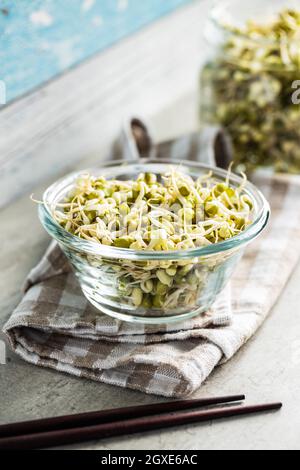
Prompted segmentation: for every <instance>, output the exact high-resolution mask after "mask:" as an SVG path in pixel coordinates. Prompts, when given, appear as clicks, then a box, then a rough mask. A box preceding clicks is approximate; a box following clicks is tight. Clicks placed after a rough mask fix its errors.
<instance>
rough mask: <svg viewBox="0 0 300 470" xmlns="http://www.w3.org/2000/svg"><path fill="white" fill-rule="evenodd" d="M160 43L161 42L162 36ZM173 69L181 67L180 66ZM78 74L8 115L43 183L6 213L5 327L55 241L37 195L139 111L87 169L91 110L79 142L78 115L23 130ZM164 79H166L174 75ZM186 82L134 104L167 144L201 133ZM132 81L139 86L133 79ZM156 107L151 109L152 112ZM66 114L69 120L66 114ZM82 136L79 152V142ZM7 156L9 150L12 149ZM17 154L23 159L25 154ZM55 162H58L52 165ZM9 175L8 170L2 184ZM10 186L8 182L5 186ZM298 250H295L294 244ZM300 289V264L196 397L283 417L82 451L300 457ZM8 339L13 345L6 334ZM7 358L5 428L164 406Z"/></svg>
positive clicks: (157, 87)
mask: <svg viewBox="0 0 300 470" xmlns="http://www.w3.org/2000/svg"><path fill="white" fill-rule="evenodd" d="M205 4H206V2H204V1H203V2H199V6H198V4H197V2H195V3H192V5H191V6H190V7H188V8H186V9H183V10H181V11H180V12H179V13H177V14H175V15H173V16H172V17H170V18H168V19H166V20H163V22H162V23H161V25H160V24H156V25H155V26H153V28H155V29H154V30H153V31H155V33H157V34H159V33H160V29H161V31H162V32H164V31H165V30H166V26H167V23H168V22H170V24H171V26H172V25H173V26H172V27H173V29H174V31H175V32H176V28H177V24H181V23H182V22H183V23H184V25H185V24H186V25H188V24H189V21H190V17H194V16H195V14H197V15H199V16H200V13H201V10H200V9H201V8H204V5H205ZM179 15H180V16H179ZM185 22H186V23H185ZM197 29H198V26H197V27H196V23H195V26H194V29H193V35H194V36H193V37H192V38H191V42H193V41H194V39H195V36H196V34H197ZM175 32H174V34H175ZM150 33H151V30H147V31H145V32H141V33H140V34H141V38H143V37H144V36H145V35H150V36H151V34H150ZM153 37H156V35H154V36H153ZM145 40H146V39H145ZM127 46H128V47H129V46H130V43H129V44H127V43H124V45H121V46H120V48H121V47H127ZM120 53H121V50H120ZM113 54H115V55H117V54H118V51H117V50H116V49H115V50H114V51H113ZM122 54H123V53H122ZM141 54H142V51H141ZM182 55H184V52H182ZM196 56H197V51H196V50H194V56H193V57H192V56H191V58H192V60H191V66H192V63H194V58H195V60H197V59H196ZM95 60H96V61H98V60H99V64H98V65H97V67H99V68H101V63H102V62H101V61H102V60H104V58H103V57H101V56H100V57H99V59H97V58H96V59H95ZM158 60H159V57H158ZM170 60H171V59H170ZM172 64H175V62H174V61H173V59H172ZM176 64H177V65H176V67H178V68H179V66H180V61H178V63H177V62H176ZM92 65H93V64H92ZM90 66H91V64H87V65H84V66H83V67H90ZM174 67H175V65H174ZM196 68H197V64H196V66H195V70H192V69H191V68H190V69H187V70H190V72H189V73H190V74H191V75H192V74H195V73H196ZM78 70H79V71H78V72H76V71H72V72H71V74H70V75H67V76H65V77H62V78H61V79H59V80H58V81H56V82H55V83H53V84H50V85H49V86H48V87H46V88H45V89H43V90H39V91H37V94H34V95H33V96H32V97H28V98H26V99H25V100H24V102H19V103H16V105H15V109H14V107H11V108H10V109H8V110H7V111H6V113H7V114H9V116H10V119H11V120H12V122H13V125H14V126H18V125H19V126H20V127H19V128H18V140H16V145H17V144H18V145H19V146H22V142H23V140H22V139H25V138H26V139H27V138H28V139H29V135H28V133H29V132H32V134H31V135H30V139H32V140H30V142H29V141H28V142H27V144H26V145H28V155H26V156H24V160H22V161H24V172H27V176H26V175H25V176H26V184H27V182H28V181H29V180H30V178H31V179H32V181H35V182H34V184H30V185H29V184H28V187H27V190H26V194H24V195H23V196H21V197H19V198H15V201H14V202H11V203H10V204H9V205H6V206H5V207H4V208H2V209H0V227H1V230H0V247H1V248H0V327H2V326H3V324H4V322H5V321H6V319H7V318H8V317H9V315H10V314H11V312H12V310H13V308H14V307H15V306H16V305H17V303H18V302H19V300H20V298H21V292H20V288H21V285H22V283H23V281H24V278H25V276H26V274H27V273H28V271H29V270H30V269H31V268H32V267H33V266H34V265H35V264H36V263H37V261H38V260H39V259H40V257H41V255H42V253H43V252H44V250H45V248H46V247H47V245H48V243H49V238H48V236H47V234H46V233H45V232H44V230H43V229H42V227H41V225H40V223H39V221H38V218H37V207H36V205H35V204H33V203H32V202H31V201H30V200H29V193H30V192H33V191H34V193H35V195H36V197H37V198H38V197H40V195H41V192H42V190H43V188H45V187H46V185H47V184H48V183H50V182H52V181H53V179H54V178H56V177H57V176H59V174H62V172H64V171H67V170H68V169H69V168H75V166H76V167H86V166H88V165H89V164H91V163H95V161H97V160H96V158H100V157H99V155H100V154H102V155H104V154H105V153H106V152H107V149H108V148H109V145H110V143H111V139H112V136H113V135H116V133H117V132H118V129H119V127H120V121H119V120H118V119H116V120H115V118H114V116H117V113H119V112H120V110H122V112H123V113H125V114H126V113H131V112H132V109H131V108H132V106H133V104H132V96H131V95H128V96H127V95H126V100H127V101H126V102H125V101H124V100H125V98H124V97H120V99H119V101H118V106H117V105H116V108H115V111H114V112H113V114H109V115H107V120H108V123H109V131H108V127H107V128H105V129H104V132H103V133H101V135H100V134H99V139H98V140H97V142H95V148H94V147H93V148H89V149H88V152H87V153H90V157H87V156H86V155H85V154H84V152H83V154H82V155H83V156H84V159H83V161H79V160H80V159H79V154H81V148H80V149H78V155H77V154H76V158H74V161H72V160H71V157H72V153H73V151H75V150H76V148H75V147H76V145H77V143H76V142H78V141H79V140H80V142H81V144H80V145H81V146H82V147H84V146H85V144H87V143H88V141H89V140H90V137H91V136H90V134H89V133H88V132H85V130H86V128H89V126H90V125H91V122H90V120H89V112H90V108H89V107H87V109H86V110H85V111H84V112H85V113H86V115H85V119H83V118H82V115H81V114H80V121H79V122H78V126H79V127H78V128H79V129H80V133H79V134H78V128H77V124H76V125H75V124H74V122H75V121H74V120H75V119H76V113H75V112H74V116H72V119H71V118H70V119H69V120H66V119H64V121H63V127H59V126H58V124H57V125H55V129H54V130H53V129H52V128H51V129H50V127H49V128H47V129H46V127H45V128H43V129H41V131H40V132H37V131H36V127H35V126H32V129H29V128H28V127H27V128H26V132H25V130H24V129H23V127H22V126H23V124H22V122H21V120H20V119H18V118H19V117H20V116H23V115H24V116H26V120H25V121H26V122H27V123H28V122H29V123H30V122H31V121H30V119H31V113H36V110H37V109H36V106H37V105H38V104H39V103H42V101H41V100H43V99H46V98H47V99H49V100H50V101H51V102H54V100H55V97H56V96H57V93H58V88H59V87H61V91H60V93H61V95H60V96H62V95H63V94H64V93H66V95H67V90H68V87H67V86H66V85H63V81H64V80H69V79H70V80H71V78H72V80H75V81H76V76H73V75H72V74H74V73H84V68H80V67H79V69H78ZM174 70H175V69H174ZM161 73H164V74H165V73H166V70H163V71H162V72H161ZM180 77H181V79H180V87H179V86H178V87H176V82H175V80H177V79H176V73H175V74H174V73H172V76H171V75H170V79H169V80H174V81H173V82H172V93H171V94H170V95H169V96H168V99H167V98H166V99H162V96H164V97H167V94H166V93H167V90H168V88H169V87H168V85H169V82H168V81H167V82H162V81H161V79H160V76H157V81H154V80H152V87H151V90H150V92H151V93H152V95H151V96H150V98H151V99H150V98H149V101H148V102H144V101H143V100H139V104H138V103H137V102H134V106H139V107H140V108H139V109H140V111H141V112H142V113H144V114H145V115H146V117H149V118H150V119H151V122H152V124H153V132H154V134H155V136H156V138H157V139H160V140H161V139H164V138H169V137H170V136H172V135H177V134H180V133H184V132H186V131H189V130H194V129H195V127H196V94H195V92H194V91H193V90H192V83H193V79H192V78H191V77H190V79H189V80H186V77H185V76H184V75H180ZM127 80H128V82H130V80H131V79H130V77H128V78H127ZM162 83H163V85H162ZM178 83H179V82H178ZM185 85H186V87H185ZM139 89H140V88H139ZM64 90H65V91H64ZM176 90H177V91H176ZM63 91H64V93H63ZM156 92H159V93H156ZM177 92H178V93H177ZM155 96H157V102H155V101H153V100H154V98H155ZM51 97H52V98H53V99H52V98H51ZM114 97H115V95H114ZM95 99H96V98H95ZM116 99H117V98H116ZM82 100H83V97H82ZM136 100H137V98H136ZM150 102H151V106H150V105H149V106H148V104H149V103H150ZM135 109H136V108H135ZM43 110H44V111H43V112H45V113H47V112H48V111H47V107H43ZM65 111H66V112H67V107H65ZM100 111H101V107H99V116H100V114H101V113H100ZM20 112H21V114H20ZM82 112H83V111H82ZM22 113H23V114H22ZM72 113H73V111H72ZM56 114H57V116H59V113H56ZM34 115H35V114H34ZM1 116H2V117H3V123H4V124H5V123H7V121H6V120H5V115H4V114H1V113H0V117H1ZM35 118H36V126H38V125H39V123H38V115H35ZM96 118H97V119H98V115H97V116H95V119H96ZM78 120H79V116H78ZM114 121H116V122H114ZM3 123H2V124H3ZM48 123H49V126H52V125H53V123H52V121H51V119H50V116H49V119H46V118H45V120H44V124H45V126H46V125H48ZM107 125H108V124H107ZM60 126H62V124H60ZM83 126H86V127H84V132H81V130H82V127H83ZM0 128H1V119H0ZM95 133H96V130H95ZM75 134H76V139H77V140H76V141H75V144H76V145H75V144H73V143H72V142H73V140H72V139H73V137H75ZM97 135H98V134H97ZM2 140H3V141H4V143H5V145H6V144H7V142H6V141H5V134H3V133H2ZM95 141H96V139H95ZM12 142H13V141H12ZM24 142H25V140H24ZM93 142H94V141H93ZM35 143H36V145H35ZM29 144H30V145H29ZM24 145H25V143H24ZM74 145H75V146H74ZM6 147H7V158H14V155H12V154H11V153H10V145H7V146H6ZM3 149H4V150H5V148H4V147H3ZM3 149H2V150H3ZM62 149H63V153H62V159H64V158H65V159H67V160H68V165H64V166H63V165H62V164H60V163H59V162H58V160H59V158H58V156H59V155H60V152H61V151H62ZM16 153H17V154H18V152H17V151H16ZM52 155H53V158H54V160H53V161H52V160H51V156H52ZM4 157H5V155H4V154H3V152H2V154H1V158H4ZM39 158H40V159H41V158H42V159H43V168H42V167H41V165H40V166H39V167H38V168H37V165H39V163H38V162H39ZM30 162H31V163H30ZM54 163H55V165H56V166H57V169H56V166H55V165H54ZM51 164H52V167H51V168H50V169H49V172H47V174H48V177H45V168H44V167H46V168H47V166H49V167H50V166H51ZM1 168H2V167H1V165H0V177H1ZM3 168H4V167H3ZM35 169H37V172H35ZM12 171H14V166H13V165H11V166H10V167H9V172H8V173H9V175H10V180H7V181H10V182H9V184H12V183H11V181H13V178H11V175H13V173H12ZM8 173H7V174H8ZM28 174H29V176H30V178H29V177H28ZM3 175H4V173H2V179H3V178H4V176H3ZM41 175H43V177H41ZM2 179H1V182H3V181H2ZM47 180H48V181H47ZM19 181H22V180H19ZM24 181H25V179H24ZM39 182H42V183H39ZM29 186H30V187H32V188H34V186H35V188H34V189H33V191H31V189H30V188H29ZM12 190H14V188H12ZM12 192H13V191H12ZM18 192H19V190H16V193H18ZM290 249H292V244H291V248H290ZM299 284H300V266H299V267H298V268H297V269H296V270H295V272H294V273H293V275H292V276H291V279H290V280H289V282H288V284H287V286H286V288H285V289H284V292H283V293H282V295H281V297H280V299H279V301H278V302H277V304H276V305H275V307H274V309H273V311H272V312H271V314H270V316H269V318H268V319H267V320H266V322H265V323H264V325H263V326H262V327H261V329H260V330H259V331H258V332H257V334H256V335H255V337H254V338H253V339H252V340H250V341H249V342H248V343H247V344H246V345H245V346H244V347H243V348H242V349H241V350H240V351H239V352H238V354H236V355H235V357H234V358H233V359H232V360H231V361H230V362H228V363H227V364H225V365H222V366H220V367H218V368H217V369H216V370H215V371H214V372H213V374H212V375H211V376H210V377H209V378H208V380H207V381H206V383H205V384H204V385H203V386H202V388H201V389H200V390H199V391H198V392H197V393H196V394H195V397H204V396H216V395H224V394H235V393H245V394H246V396H247V401H248V402H249V403H258V402H264V401H267V402H269V401H277V400H281V401H283V404H284V407H283V409H282V410H281V411H280V412H278V413H270V414H266V415H261V416H252V417H247V418H240V419H230V420H226V421H219V422H214V423H206V424H204V423H203V424H200V425H191V426H184V427H180V428H177V429H172V430H167V431H161V432H158V431H156V432H151V433H145V434H140V435H134V436H131V437H124V438H117V439H109V440H105V441H101V442H97V441H93V442H89V443H84V444H82V445H76V446H74V447H75V448H83V449H123V450H127V449H149V450H150V449H160V450H164V449H199V450H200V449H300V406H299V396H300V373H299V371H300V334H299V333H300V316H299V304H300V291H299ZM1 339H3V337H2V336H1V335H0V340H1ZM0 344H1V343H0ZM6 353H7V357H6V363H5V364H0V397H1V398H0V400H1V403H0V423H6V422H13V421H17V420H25V419H33V418H38V417H46V416H55V415H60V414H67V413H76V412H82V411H88V410H100V409H107V408H112V407H120V406H126V405H135V404H147V403H153V402H158V401H162V400H163V399H161V398H159V397H154V396H149V395H145V394H142V393H139V392H134V391H130V390H126V389H120V388H117V387H113V386H109V385H105V384H101V383H96V382H92V381H88V380H84V379H79V378H75V377H71V376H68V375H65V374H62V373H58V372H54V371H52V370H48V369H42V368H38V367H36V366H33V365H30V364H27V363H25V362H24V361H22V360H21V359H20V358H19V357H17V356H16V355H15V354H13V353H12V352H11V351H10V350H9V349H8V348H7V351H6ZM70 447H71V446H70Z"/></svg>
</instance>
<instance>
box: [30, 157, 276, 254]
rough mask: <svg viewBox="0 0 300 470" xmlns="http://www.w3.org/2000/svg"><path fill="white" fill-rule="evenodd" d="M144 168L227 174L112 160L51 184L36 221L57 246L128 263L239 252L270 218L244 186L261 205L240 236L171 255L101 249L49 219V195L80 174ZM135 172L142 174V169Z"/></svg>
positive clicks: (234, 177)
mask: <svg viewBox="0 0 300 470" xmlns="http://www.w3.org/2000/svg"><path fill="white" fill-rule="evenodd" d="M145 164H162V165H170V166H174V165H180V166H182V167H184V166H185V167H195V168H196V169H197V168H199V169H202V170H205V171H207V172H210V171H212V172H213V174H214V175H215V176H218V177H220V176H221V177H222V178H224V177H226V176H227V171H226V170H224V169H222V168H219V167H217V166H211V165H207V164H204V163H199V162H193V161H189V160H175V161H174V160H170V159H158V158H144V159H142V158H141V159H139V160H137V159H132V160H114V161H113V162H111V161H110V162H103V163H102V164H101V165H99V166H98V167H94V168H88V169H85V170H80V171H75V172H72V173H69V174H67V175H66V176H64V177H62V178H60V179H58V180H57V181H56V182H54V183H53V184H51V185H50V186H49V187H48V188H47V189H46V190H45V192H44V193H43V201H42V203H41V204H39V217H40V220H41V223H42V225H43V226H44V228H45V229H46V231H47V232H48V233H49V234H50V235H51V236H52V237H53V238H55V239H56V240H57V241H58V242H60V243H62V244H63V245H70V246H72V247H73V248H75V249H77V250H79V251H82V252H84V253H86V254H89V255H98V256H99V255H100V256H103V257H107V258H121V259H128V260H141V261H142V260H176V259H188V258H194V257H200V256H208V255H216V254H218V253H222V252H224V251H227V250H230V249H234V248H238V247H240V246H242V245H245V244H247V243H249V242H250V241H252V240H254V239H255V238H256V237H257V236H258V235H259V234H260V233H261V232H262V230H263V229H264V228H265V227H266V225H267V223H268V221H269V218H270V213H271V211H270V206H269V203H268V201H267V200H266V198H265V197H264V195H263V194H262V192H261V191H260V190H259V189H258V188H257V187H256V186H255V185H254V184H253V183H251V182H250V181H247V182H246V183H245V186H244V189H245V190H247V192H248V193H250V194H251V195H252V196H253V197H254V199H255V200H256V202H257V203H259V204H260V208H259V210H258V214H257V216H256V218H255V219H254V221H253V222H252V224H251V225H249V227H247V228H246V229H245V230H244V231H243V232H241V233H240V234H238V235H235V236H234V237H232V238H230V239H228V240H225V241H223V242H218V243H215V244H211V245H207V246H202V247H196V248H189V249H186V250H170V251H154V250H153V251H150V250H133V249H130V248H119V247H114V246H108V245H102V244H100V243H97V242H94V241H92V240H85V239H82V238H79V237H77V236H76V235H73V234H72V233H70V232H68V231H67V230H65V228H63V227H62V226H61V225H60V224H59V223H58V222H57V221H56V220H55V219H54V218H53V216H52V213H51V209H50V207H49V201H50V200H51V199H50V195H51V194H53V193H55V192H56V193H57V192H58V191H59V189H60V188H61V189H62V188H63V187H64V188H65V187H66V185H67V184H71V183H72V182H73V181H74V180H75V179H76V178H77V177H79V176H81V175H83V174H88V173H89V174H93V172H94V173H95V174H97V173H98V174H99V171H101V170H104V169H109V168H111V169H112V168H118V169H120V168H125V167H130V166H132V167H135V166H136V165H139V166H143V165H145ZM138 171H142V168H141V169H139V170H138ZM229 180H230V181H233V182H234V183H236V184H240V183H241V182H242V181H243V179H242V178H241V177H240V176H238V175H236V174H235V173H233V172H231V174H230V178H229Z"/></svg>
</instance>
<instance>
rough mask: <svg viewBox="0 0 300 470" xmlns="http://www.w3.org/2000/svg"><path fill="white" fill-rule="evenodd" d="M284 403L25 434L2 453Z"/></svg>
mask: <svg viewBox="0 0 300 470" xmlns="http://www.w3.org/2000/svg"><path fill="white" fill-rule="evenodd" d="M281 407H282V404H281V403H270V404H265V405H254V406H241V407H240V406H238V407H236V406H235V407H228V408H226V407H225V408H221V409H216V408H215V409H211V410H204V411H189V412H182V413H176V414H171V415H170V414H167V415H166V414H164V415H160V416H150V417H147V418H145V417H142V418H134V419H128V420H124V421H115V422H112V423H104V424H98V425H94V426H86V427H82V428H80V427H78V428H72V429H62V430H60V431H59V430H56V431H51V432H44V433H37V434H24V435H20V436H14V437H6V438H2V439H0V449H2V450H3V449H37V448H45V447H53V446H60V445H65V444H74V443H76V442H84V441H88V440H91V439H103V438H107V437H113V436H122V435H128V434H134V433H137V432H143V431H151V430H155V429H164V428H169V427H172V426H179V425H183V424H190V423H199V422H203V421H211V420H215V419H221V418H228V417H232V416H241V415H249V414H253V413H261V412H265V411H271V410H278V409H280V408H281Z"/></svg>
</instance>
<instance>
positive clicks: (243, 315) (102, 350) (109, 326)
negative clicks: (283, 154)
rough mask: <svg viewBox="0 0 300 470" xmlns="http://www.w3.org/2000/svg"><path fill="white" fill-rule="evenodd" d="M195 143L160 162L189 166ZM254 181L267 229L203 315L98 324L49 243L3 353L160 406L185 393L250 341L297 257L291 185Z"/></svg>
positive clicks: (297, 219) (298, 206)
mask: <svg viewBox="0 0 300 470" xmlns="http://www.w3.org/2000/svg"><path fill="white" fill-rule="evenodd" d="M200 140H201V139H200ZM197 142H198V143H199V142H200V141H199V139H198V140H197V138H195V136H193V137H191V138H190V139H188V138H185V139H183V140H182V139H181V141H175V142H170V143H168V144H163V145H162V147H161V148H163V149H164V155H165V156H167V154H169V155H174V154H176V151H177V150H176V149H180V147H182V146H184V147H185V149H186V152H187V151H188V152H189V154H190V155H191V153H193V157H194V159H197V156H198V153H199V145H197ZM200 147H201V145H200ZM180 154H181V155H182V152H181V151H180ZM255 182H256V184H258V185H259V186H260V188H261V189H262V191H263V192H264V194H265V196H266V197H267V198H268V199H269V201H270V203H271V207H272V220H271V223H270V225H269V228H268V229H267V230H266V231H265V233H264V235H263V236H261V237H260V238H258V239H257V241H255V242H253V243H252V244H251V245H250V246H249V247H248V249H247V250H246V254H245V256H244V257H243V259H242V261H241V262H240V264H239V266H238V268H237V270H236V272H235V275H234V276H233V278H232V280H231V282H230V285H228V286H227V287H226V289H225V290H224V291H223V293H222V294H221V295H220V296H219V298H218V299H217V301H216V303H215V304H214V305H213V307H212V308H211V310H210V311H208V312H207V313H206V314H203V315H200V316H198V317H196V318H193V319H190V320H188V321H185V322H182V323H175V324H171V325H157V326H154V325H151V326H143V325H136V324H131V323H127V322H121V321H118V320H115V319H113V318H110V317H108V316H106V315H102V314H101V313H99V312H98V311H96V310H95V309H94V308H93V307H92V306H91V305H90V304H89V303H88V302H87V300H86V299H85V297H84V296H83V295H82V293H81V290H80V287H79V285H78V283H77V280H76V279H75V277H74V275H73V273H72V271H71V269H70V266H69V264H68V262H67V260H66V258H65V257H64V255H63V254H62V252H61V251H60V249H59V248H58V246H57V245H56V244H55V243H52V244H51V245H50V247H49V249H48V250H47V252H46V254H45V255H44V257H43V259H42V260H41V261H40V263H39V264H38V265H37V266H36V267H35V268H34V269H33V270H32V271H31V272H30V274H29V276H28V278H27V281H26V286H25V294H24V297H23V299H22V301H21V303H20V304H19V305H18V307H17V308H16V309H15V311H14V312H13V314H12V316H11V318H10V319H9V320H8V322H7V323H6V325H5V327H4V332H5V333H6V335H7V337H8V339H9V342H10V345H11V347H12V349H13V350H14V351H15V352H16V353H17V354H19V355H20V356H21V357H22V358H23V359H25V360H26V361H28V362H30V363H32V364H36V365H39V366H44V367H51V368H53V369H55V370H57V371H61V372H66V373H69V374H72V375H75V376H78V377H85V378H88V379H93V380H96V381H101V382H105V383H108V384H113V385H118V386H121V387H128V388H132V389H135V390H140V391H143V392H146V393H152V394H158V395H164V396H168V397H184V396H187V395H189V394H191V393H192V392H194V391H195V390H196V389H197V388H199V387H200V385H201V384H202V383H203V381H204V380H205V379H206V378H207V377H208V375H209V374H210V373H211V372H212V370H213V369H214V367H216V366H217V365H218V364H220V363H222V362H225V361H227V360H228V359H230V358H231V357H232V356H233V355H234V354H235V352H236V351H237V350H238V349H239V348H240V347H241V346H242V345H243V344H244V343H245V342H246V341H247V340H248V339H249V338H250V337H251V336H252V335H253V334H254V333H255V331H256V330H257V328H258V327H259V326H260V325H261V324H262V322H263V321H264V320H265V318H266V316H267V314H268V313H269V312H270V309H271V307H272V305H273V304H274V303H275V302H276V300H277V298H278V296H279V295H280V293H281V291H282V289H283V287H284V285H285V283H286V282H287V280H288V278H289V276H290V274H291V272H292V270H293V268H294V267H295V265H296V263H297V261H298V259H299V257H300V236H299V235H300V184H299V182H297V181H296V180H290V179H287V178H286V179H283V178H279V177H271V176H270V177H268V176H264V177H260V178H259V179H258V180H257V181H255Z"/></svg>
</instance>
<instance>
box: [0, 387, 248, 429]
mask: <svg viewBox="0 0 300 470" xmlns="http://www.w3.org/2000/svg"><path fill="white" fill-rule="evenodd" d="M243 400H245V395H231V396H227V397H214V398H199V399H193V400H180V401H170V402H165V403H154V404H151V405H140V406H129V407H125V408H114V409H111V410H102V411H91V412H87V413H79V414H72V415H65V416H57V417H54V418H43V419H36V420H34V421H24V422H20V423H11V424H4V425H2V426H0V437H9V436H16V435H18V434H34V433H37V432H44V431H54V430H56V429H62V428H63V429H69V428H76V427H84V426H92V425H94V424H102V423H107V422H112V421H121V420H123V419H131V418H138V417H140V416H151V415H155V414H159V413H168V412H172V411H180V410H187V409H191V408H199V407H203V406H209V405H217V404H222V403H232V402H238V401H243Z"/></svg>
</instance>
